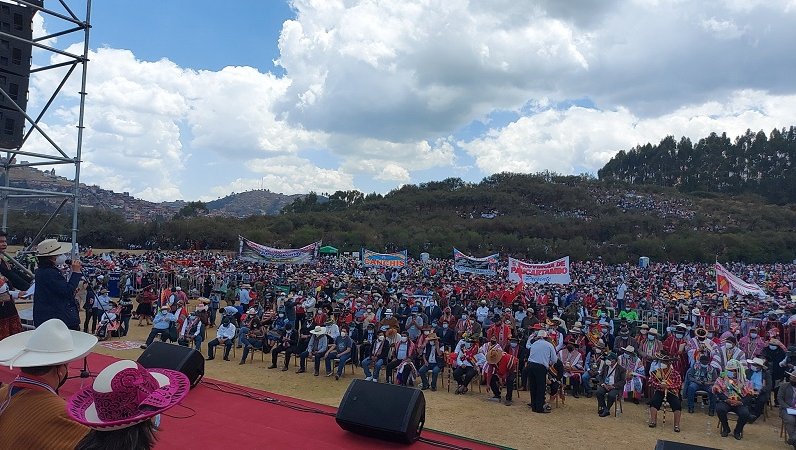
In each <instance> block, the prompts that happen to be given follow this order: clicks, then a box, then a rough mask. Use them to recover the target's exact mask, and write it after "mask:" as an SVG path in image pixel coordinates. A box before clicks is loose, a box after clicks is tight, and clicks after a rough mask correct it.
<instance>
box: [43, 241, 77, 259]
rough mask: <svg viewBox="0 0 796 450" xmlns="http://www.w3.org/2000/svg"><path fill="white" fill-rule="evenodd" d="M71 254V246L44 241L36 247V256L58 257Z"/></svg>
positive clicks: (64, 243) (65, 243)
mask: <svg viewBox="0 0 796 450" xmlns="http://www.w3.org/2000/svg"><path fill="white" fill-rule="evenodd" d="M71 252H72V244H70V243H67V242H58V241H57V240H55V239H45V240H43V241H41V242H39V245H37V246H36V256H58V255H63V254H64V253H71Z"/></svg>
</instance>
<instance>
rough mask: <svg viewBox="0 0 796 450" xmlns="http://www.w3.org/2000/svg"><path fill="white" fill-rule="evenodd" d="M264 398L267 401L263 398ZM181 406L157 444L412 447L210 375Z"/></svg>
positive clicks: (458, 443)
mask: <svg viewBox="0 0 796 450" xmlns="http://www.w3.org/2000/svg"><path fill="white" fill-rule="evenodd" d="M114 361H116V358H113V357H110V356H105V355H99V354H95V353H92V354H91V355H89V368H90V369H91V371H92V373H94V374H96V373H98V372H99V371H101V370H102V369H103V368H104V367H106V366H107V365H108V364H110V363H112V362H114ZM82 364H83V363H82V361H80V362H73V363H71V364H70V367H69V374H70V376H77V375H79V373H80V369H81V368H82ZM14 372H16V370H15V371H14ZM15 375H16V374H15V373H12V371H10V370H9V369H8V368H7V367H2V366H0V381H2V382H3V383H8V382H10V381H11V380H13V378H14V376H15ZM81 382H84V383H90V382H92V379H91V378H89V379H79V378H76V379H71V380H69V381H67V382H66V384H65V385H64V386H63V387H62V388H61V390H60V393H61V395H62V396H63V397H67V398H68V396H69V395H71V394H72V393H74V392H75V391H76V390H78V389H79V388H80V386H81ZM236 393H237V394H245V395H247V396H241V395H236ZM248 396H253V397H255V398H256V399H255V398H249V397H248ZM263 399H265V400H266V401H260V400H263ZM181 405H183V406H185V407H182V406H176V407H174V408H172V409H170V410H169V411H168V412H167V414H169V416H165V415H164V416H163V417H162V419H161V430H160V431H159V433H158V437H159V440H158V446H157V448H180V447H185V446H186V445H188V446H190V447H195V446H197V445H201V446H203V447H206V448H211V447H217V446H219V445H221V446H224V447H228V448H254V449H258V448H296V449H305V448H345V449H373V448H408V447H410V446H407V445H403V444H396V443H390V442H386V441H380V440H376V439H371V438H367V437H363V436H359V435H356V434H353V433H349V432H347V431H344V430H343V429H341V428H340V427H339V426H338V425H337V423H336V422H335V421H334V417H333V416H329V415H326V414H324V413H331V414H334V413H335V412H336V411H337V409H336V408H333V407H330V406H324V405H319V404H316V403H311V402H307V401H304V400H299V399H295V398H291V397H285V396H282V395H277V394H272V393H270V392H265V391H259V390H256V389H251V388H247V387H244V386H240V385H235V384H231V383H226V382H222V381H217V380H212V379H207V378H206V379H204V380H203V381H202V383H201V384H200V385H199V386H197V387H196V388H194V389H192V390H191V392H190V394H188V397H186V399H185V400H184V401H183V402H182V403H181ZM283 405H290V406H293V408H291V407H288V406H283ZM307 410H311V411H314V412H307ZM422 437H423V438H426V439H433V440H435V441H440V442H444V443H445V444H448V445H451V446H455V447H463V448H469V449H489V448H498V447H494V446H490V445H489V444H484V443H480V442H476V441H471V440H467V439H465V438H459V437H456V436H450V435H445V434H440V433H436V432H433V431H423V433H422ZM411 448H412V449H418V450H420V449H435V448H441V447H437V446H434V445H431V444H428V443H425V442H417V443H415V444H413V445H411Z"/></svg>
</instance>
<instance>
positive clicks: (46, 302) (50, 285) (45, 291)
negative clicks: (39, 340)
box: [33, 239, 83, 331]
mask: <svg viewBox="0 0 796 450" xmlns="http://www.w3.org/2000/svg"><path fill="white" fill-rule="evenodd" d="M71 251H72V245H71V244H64V243H61V242H58V241H56V240H55V239H45V240H43V241H41V242H40V243H39V245H38V246H37V250H36V257H37V258H38V263H39V268H38V269H36V278H35V282H36V290H35V291H34V293H33V324H34V325H35V326H39V325H41V324H42V323H44V322H46V321H48V320H50V319H60V320H61V321H63V322H64V323H65V324H66V326H67V327H69V328H70V329H72V330H75V331H80V315H79V313H78V309H77V302H76V301H75V291H76V290H77V286H78V284H79V283H80V279H81V278H83V273H82V266H81V264H80V261H77V260H74V261H72V275H71V276H70V277H69V281H67V280H66V279H64V277H63V275H61V271H60V270H59V269H58V266H59V265H61V264H64V263H65V262H66V258H67V257H68V254H69V253H70V252H71Z"/></svg>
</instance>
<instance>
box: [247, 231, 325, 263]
mask: <svg viewBox="0 0 796 450" xmlns="http://www.w3.org/2000/svg"><path fill="white" fill-rule="evenodd" d="M239 239H240V259H242V260H244V261H251V262H256V263H264V264H306V263H308V262H310V261H312V260H313V259H314V258H315V256H317V254H318V249H319V248H320V247H321V241H318V242H313V243H312V244H310V245H306V246H304V247H301V248H273V247H268V246H266V245H262V244H258V243H256V242H252V241H250V240H248V239H246V238H245V237H243V236H239Z"/></svg>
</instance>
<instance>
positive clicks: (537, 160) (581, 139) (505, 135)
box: [459, 90, 796, 173]
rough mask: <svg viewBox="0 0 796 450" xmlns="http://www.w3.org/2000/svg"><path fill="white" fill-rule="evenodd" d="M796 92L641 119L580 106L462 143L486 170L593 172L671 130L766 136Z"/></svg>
mask: <svg viewBox="0 0 796 450" xmlns="http://www.w3.org/2000/svg"><path fill="white" fill-rule="evenodd" d="M793 111H796V95H791V96H775V95H769V94H767V93H765V92H760V91H752V90H745V91H738V92H733V93H732V94H731V95H730V96H729V98H727V99H724V101H723V102H716V101H712V102H707V103H703V104H697V105H689V106H684V107H682V108H680V109H678V110H676V111H673V112H671V113H668V114H664V115H661V116H658V117H648V118H641V117H639V116H637V115H635V114H633V113H632V112H630V111H629V110H627V109H626V108H619V109H617V110H613V111H601V110H597V109H588V108H582V107H576V106H573V107H570V108H568V109H565V110H554V109H548V110H546V111H543V112H540V113H538V114H534V115H531V116H526V117H522V118H520V119H518V120H517V121H515V122H513V123H511V124H509V125H508V126H506V127H504V128H502V129H493V130H490V132H489V133H487V134H486V135H485V136H483V137H480V138H477V139H474V140H472V141H469V142H460V143H459V145H460V146H461V147H462V148H464V149H465V151H467V153H469V154H470V155H471V156H472V157H474V158H475V159H476V165H477V166H478V168H480V169H481V170H482V171H484V172H485V173H494V172H502V171H510V172H536V171H541V170H545V169H549V170H552V171H556V172H560V173H579V172H583V171H589V172H592V173H594V172H596V171H597V169H599V168H600V167H601V166H602V165H604V164H605V163H606V162H607V161H608V160H609V159H610V158H611V157H613V156H614V155H615V154H616V152H617V151H619V150H627V149H630V148H632V147H635V146H636V145H643V144H646V143H647V142H651V143H657V142H659V141H660V140H661V139H662V138H664V137H665V136H667V135H674V136H675V137H676V138H678V139H679V138H680V136H687V137H689V138H691V139H692V140H694V141H696V140H698V139H701V138H703V137H706V136H707V135H708V134H710V133H712V132H716V133H722V132H726V133H727V135H728V136H730V137H731V138H734V137H735V136H737V135H740V134H743V133H744V132H745V131H746V130H747V129H751V130H753V131H758V130H761V129H762V130H764V131H765V132H766V133H768V132H769V131H771V130H772V129H774V128H781V127H782V126H783V124H790V123H791V121H792V112H793Z"/></svg>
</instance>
